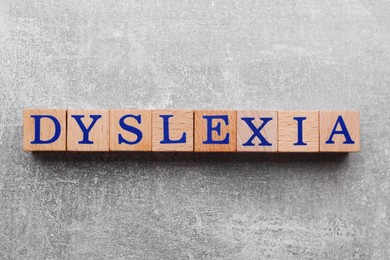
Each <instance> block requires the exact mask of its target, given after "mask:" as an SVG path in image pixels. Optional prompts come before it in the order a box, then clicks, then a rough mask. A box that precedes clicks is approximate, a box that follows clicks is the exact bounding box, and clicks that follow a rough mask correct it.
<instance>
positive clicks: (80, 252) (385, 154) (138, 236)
mask: <svg viewBox="0 0 390 260" xmlns="http://www.w3.org/2000/svg"><path fill="white" fill-rule="evenodd" d="M0 88H1V92H0V93H1V101H0V111H1V112H0V194H1V195H0V259H93V260H98V259H158V260H161V259H169V260H171V259H232V260H236V259H243V260H248V259H283V260H284V259H375V260H376V259H390V248H389V245H390V228H389V225H390V172H389V164H390V161H389V160H390V159H389V158H390V152H389V151H390V141H389V140H390V135H389V133H390V120H389V119H390V116H389V111H390V105H389V103H390V91H389V89H390V2H389V1H384V0H378V1H366V0H351V1H341V0H340V1H337V0H336V1H323V0H311V1H284V0H283V1H282V0H271V1H266V0H259V1H255V0H253V1H248V0H237V1H229V0H227V1H205V0H197V1H186V0H184V1H183V0H177V1H169V0H161V1H158V0H156V1H149V0H144V1H110V0H105V1H103V0H95V1H92V0H89V1H86V0H61V1H43V0H39V1H37V0H0ZM26 107H33V108H34V107H39V108H148V109H152V108H159V109H178V108H179V109H261V110H265V109H297V110H305V109H314V110H315V109H322V110H326V109H332V110H337V109H357V110H360V111H361V132H362V152H360V153H356V154H349V155H337V154H314V155H303V154H193V153H190V154H187V153H167V154H162V153H85V154H77V153H68V154H64V153H58V152H57V153H36V154H32V153H25V152H23V151H22V109H23V108H26Z"/></svg>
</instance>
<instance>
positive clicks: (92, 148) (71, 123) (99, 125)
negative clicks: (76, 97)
mask: <svg viewBox="0 0 390 260" xmlns="http://www.w3.org/2000/svg"><path fill="white" fill-rule="evenodd" d="M73 115H83V116H84V117H83V118H82V122H83V123H84V125H85V127H89V126H90V125H91V123H92V121H93V120H92V118H91V117H90V116H91V115H101V118H99V119H98V120H97V121H96V123H95V125H94V126H93V127H92V129H91V131H90V133H89V140H90V141H92V142H93V144H80V143H79V141H81V140H83V132H82V130H81V128H80V126H79V124H78V123H77V121H76V120H75V118H73V117H72V116H73ZM67 118H68V131H67V150H68V151H88V152H98V151H109V143H110V142H109V141H110V137H109V127H110V124H109V122H110V115H109V110H86V109H80V110H77V109H70V110H68V117H67Z"/></svg>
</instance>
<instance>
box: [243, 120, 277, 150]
mask: <svg viewBox="0 0 390 260" xmlns="http://www.w3.org/2000/svg"><path fill="white" fill-rule="evenodd" d="M241 120H243V121H245V123H247V125H248V126H249V128H250V129H251V130H252V131H253V135H252V136H251V138H249V140H248V141H247V142H246V143H244V144H242V145H243V146H255V145H254V144H253V142H252V141H253V139H255V137H257V138H259V140H260V143H259V146H272V144H271V143H270V142H268V141H267V139H265V138H264V136H263V135H262V134H261V133H260V131H261V129H263V127H264V126H265V125H266V124H267V123H268V122H269V121H271V120H272V117H260V120H262V121H263V123H262V124H261V126H260V127H259V128H256V126H255V125H254V124H253V123H252V121H253V120H255V118H254V117H243V118H241Z"/></svg>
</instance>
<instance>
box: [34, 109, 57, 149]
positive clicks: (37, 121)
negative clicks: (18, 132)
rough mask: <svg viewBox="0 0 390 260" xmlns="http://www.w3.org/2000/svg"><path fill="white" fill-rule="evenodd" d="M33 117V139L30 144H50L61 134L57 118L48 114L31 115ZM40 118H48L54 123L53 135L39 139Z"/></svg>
mask: <svg viewBox="0 0 390 260" xmlns="http://www.w3.org/2000/svg"><path fill="white" fill-rule="evenodd" d="M31 117H32V118H34V119H35V130H34V134H35V135H34V140H33V141H31V144H51V143H54V142H55V141H57V139H58V138H59V137H60V134H61V125H60V122H59V121H58V119H57V118H55V117H54V116H50V115H32V116H31ZM41 118H48V119H50V120H51V121H53V123H54V136H53V137H52V138H50V139H49V140H41Z"/></svg>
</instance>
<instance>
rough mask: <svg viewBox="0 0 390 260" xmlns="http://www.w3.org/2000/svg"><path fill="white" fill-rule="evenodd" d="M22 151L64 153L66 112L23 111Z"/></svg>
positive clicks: (60, 110) (61, 110) (55, 110)
mask: <svg viewBox="0 0 390 260" xmlns="http://www.w3.org/2000/svg"><path fill="white" fill-rule="evenodd" d="M23 149H24V150H25V151H66V110H65V109H25V110H24V111H23Z"/></svg>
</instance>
